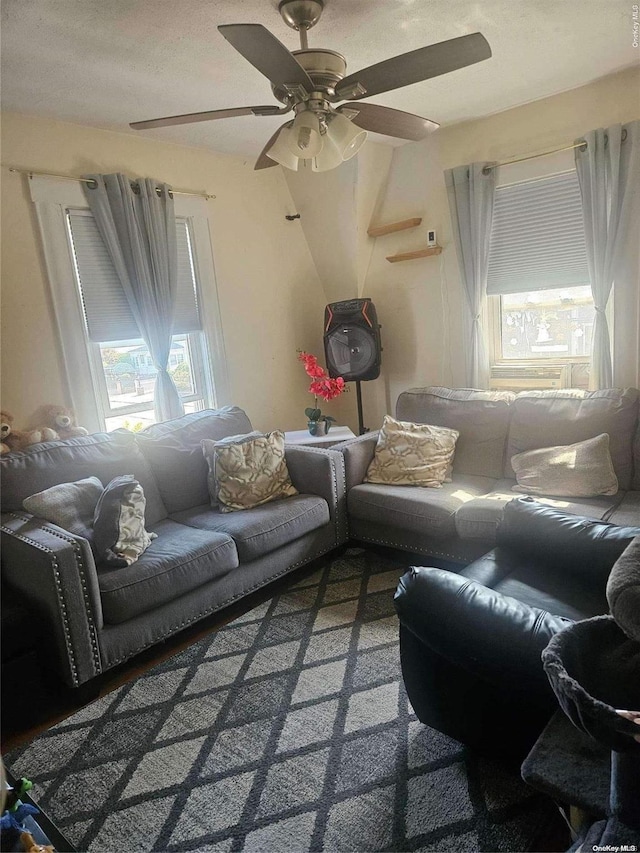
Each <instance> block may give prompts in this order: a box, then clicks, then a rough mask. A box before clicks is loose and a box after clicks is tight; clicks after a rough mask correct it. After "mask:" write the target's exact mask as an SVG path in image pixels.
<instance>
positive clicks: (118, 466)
mask: <svg viewBox="0 0 640 853" xmlns="http://www.w3.org/2000/svg"><path fill="white" fill-rule="evenodd" d="M0 469H1V471H2V510H3V512H10V511H12V510H20V509H22V502H23V500H24V499H25V498H26V497H28V496H29V495H33V494H35V493H36V492H42V491H44V489H48V488H49V487H50V486H55V485H57V484H58V483H73V482H76V481H77V480H83V479H85V478H86V477H97V478H98V479H99V480H100V481H101V482H103V483H108V482H110V481H111V480H113V478H114V477H117V476H118V475H119V474H133V476H134V477H135V478H136V480H138V482H139V483H140V485H141V486H142V488H143V489H144V494H145V497H146V500H147V506H146V512H145V520H146V523H147V525H153V524H156V523H157V522H158V521H160V520H161V519H163V518H166V517H167V510H166V508H165V505H164V503H163V501H162V498H161V496H160V492H159V491H158V486H157V484H156V480H155V478H154V475H153V472H152V470H151V467H150V465H149V463H148V462H147V460H146V459H145V457H144V456H143V454H142V453H141V451H140V448H139V447H138V446H137V444H136V440H135V437H134V435H133V434H132V433H128V432H125V431H121V432H118V433H112V434H111V435H108V434H107V433H94V434H93V435H85V436H81V437H80V438H69V439H66V440H65V441H49V442H46V443H45V444H34V445H33V446H32V447H29V448H27V450H25V451H23V452H21V453H8V454H5V455H4V456H2V457H1V459H0Z"/></svg>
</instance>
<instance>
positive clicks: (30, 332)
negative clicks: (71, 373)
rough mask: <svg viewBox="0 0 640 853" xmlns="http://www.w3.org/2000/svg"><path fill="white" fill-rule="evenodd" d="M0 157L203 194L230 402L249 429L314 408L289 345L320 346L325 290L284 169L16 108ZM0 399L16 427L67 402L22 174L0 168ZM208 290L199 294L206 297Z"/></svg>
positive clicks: (288, 422) (281, 422)
mask: <svg viewBox="0 0 640 853" xmlns="http://www.w3.org/2000/svg"><path fill="white" fill-rule="evenodd" d="M2 162H3V164H5V165H12V166H18V167H24V168H27V169H33V170H42V171H49V172H57V173H63V174H72V175H79V174H83V173H86V172H93V171H95V172H113V171H122V172H126V173H127V174H130V175H132V176H146V175H148V176H153V177H155V178H158V179H160V180H163V181H167V182H168V183H169V184H171V185H172V186H174V187H176V188H177V189H192V190H196V191H202V190H205V191H207V192H209V193H214V194H215V195H216V196H217V197H216V199H215V200H213V201H210V202H209V211H210V222H211V238H212V243H213V247H214V260H215V266H216V274H217V284H218V293H219V300H220V309H221V314H222V322H223V329H224V336H225V346H226V351H227V357H228V363H229V374H230V386H231V387H230V392H231V393H230V397H231V402H233V403H236V404H237V405H240V406H242V407H243V408H245V409H246V411H247V412H248V414H249V416H250V417H251V419H252V421H253V423H254V424H255V425H256V427H258V428H261V429H267V428H274V427H278V426H279V427H283V428H285V429H301V428H303V427H304V425H305V419H304V414H303V411H304V408H305V406H308V405H309V404H310V397H309V395H308V394H307V393H306V385H305V377H304V374H303V371H302V366H301V365H300V364H298V363H297V362H296V349H298V348H302V349H309V350H311V351H313V352H317V353H320V351H321V346H322V312H323V308H324V304H325V301H326V300H325V295H324V292H323V290H322V287H321V285H320V282H319V279H318V276H317V274H316V271H315V265H314V263H313V260H312V258H311V255H310V253H309V250H308V247H307V244H306V241H305V239H304V236H303V234H302V231H301V229H300V225H299V223H298V222H288V221H286V220H285V214H288V213H291V211H292V207H293V203H292V199H291V197H290V194H289V191H288V188H287V185H286V182H285V180H284V177H283V174H282V170H281V169H280V168H279V167H277V168H273V169H266V170H263V171H260V172H254V171H253V162H248V161H246V160H245V159H241V158H239V157H230V156H226V155H222V154H216V153H214V152H211V151H207V150H204V149H197V148H188V147H183V146H177V145H171V144H167V143H164V142H155V141H153V140H149V139H147V138H143V137H137V136H133V135H129V134H120V133H112V132H108V131H103V130H98V129H95V128H89V127H81V126H77V125H72V124H67V123H63V122H56V121H51V120H47V119H40V118H33V117H27V116H23V115H15V114H5V115H3V117H2ZM2 232H3V233H2V386H1V392H2V407H3V408H4V409H8V410H9V411H11V412H13V414H14V415H15V416H16V422H17V423H18V425H20V422H21V421H23V420H24V419H25V418H26V417H27V416H28V415H29V414H30V412H31V411H32V410H33V409H34V408H35V407H36V406H37V405H39V404H41V403H44V402H58V401H59V402H65V401H67V400H68V392H67V388H66V382H65V375H64V370H63V368H62V363H61V355H60V349H59V345H58V337H57V330H56V326H55V322H54V317H53V312H52V306H51V303H50V299H49V295H48V284H47V279H46V275H45V272H44V265H43V259H42V254H41V250H40V243H39V235H38V231H37V226H36V222H35V217H34V211H33V205H32V203H31V200H30V197H29V190H28V186H27V179H26V178H24V177H22V176H20V175H17V174H13V173H9V172H8V171H7V169H3V170H2ZM207 296H210V294H205V298H206V297H207Z"/></svg>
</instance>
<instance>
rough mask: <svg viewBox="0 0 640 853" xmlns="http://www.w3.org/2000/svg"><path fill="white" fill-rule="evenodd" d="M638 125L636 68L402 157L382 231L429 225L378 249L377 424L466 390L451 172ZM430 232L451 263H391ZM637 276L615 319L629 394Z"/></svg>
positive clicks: (452, 132)
mask: <svg viewBox="0 0 640 853" xmlns="http://www.w3.org/2000/svg"><path fill="white" fill-rule="evenodd" d="M427 114H428V112H427ZM639 116H640V69H628V70H626V71H624V72H621V73H619V74H615V75H611V76H609V77H606V78H603V79H602V80H599V81H596V82H595V83H592V84H590V85H588V86H584V87H582V88H580V89H575V90H573V91H570V92H565V93H563V94H561V95H556V96H554V97H552V98H545V99H544V100H540V101H535V102H533V103H530V104H526V105H525V106H522V107H518V108H516V109H511V110H508V111H506V112H503V113H499V114H497V115H493V116H489V117H487V118H484V119H481V120H476V121H470V122H465V123H463V124H459V125H453V126H451V127H449V128H442V129H441V130H439V131H438V132H437V133H435V134H434V135H433V136H431V137H430V138H429V139H428V140H425V141H424V142H421V143H414V144H409V145H405V146H403V147H401V148H395V149H394V153H393V160H392V163H391V170H390V174H389V179H388V182H387V191H386V194H385V196H384V199H383V202H382V204H381V205H380V207H379V210H378V212H377V216H376V224H381V223H386V222H394V221H397V220H402V219H407V218H409V217H413V216H422V217H423V222H422V225H421V226H420V227H419V228H417V229H415V230H411V231H404V232H401V233H398V234H392V235H388V236H386V237H380V238H378V239H377V240H376V241H375V247H374V249H373V254H372V258H371V262H370V264H369V270H368V273H367V275H366V279H365V283H364V291H365V292H366V295H367V296H370V297H371V298H372V299H373V300H374V302H375V304H376V308H377V310H378V316H379V317H380V321H381V323H382V325H383V329H382V336H383V345H384V359H383V375H382V376H381V378H380V379H378V380H377V381H375V382H369V383H366V385H365V386H363V391H364V402H365V413H366V420H367V421H368V422H369V423H375V424H379V423H380V421H381V418H382V415H383V414H384V413H385V412H393V411H394V409H395V402H396V399H397V397H398V394H399V393H400V391H402V390H403V389H405V388H409V387H412V386H421V385H431V384H443V385H462V384H464V358H463V349H464V344H465V335H466V334H467V332H466V326H465V323H464V317H465V314H466V309H465V305H464V303H463V298H462V292H461V284H460V277H459V271H458V264H457V260H456V256H455V248H454V246H453V243H452V235H451V223H450V217H449V209H448V203H447V196H446V191H445V185H444V176H443V171H444V170H445V169H448V168H451V167H453V166H457V165H462V164H465V163H471V162H474V161H482V160H498V161H499V160H505V159H507V160H508V159H510V158H515V157H518V156H523V155H526V154H529V153H535V152H539V151H545V150H548V149H553V148H557V147H560V146H563V145H569V144H571V143H572V142H573V140H574V139H576V138H578V137H580V136H581V135H582V134H583V133H585V132H587V131H589V130H592V129H594V128H596V127H607V126H608V125H611V124H615V123H617V122H628V121H632V120H634V119H637V118H638V117H639ZM544 163H545V161H544V159H540V160H536V161H532V164H534V166H532V168H538V169H539V168H543V167H544ZM541 164H542V165H541ZM514 168H515V167H504V168H503V169H502V170H501V173H502V174H501V177H500V179H499V180H500V182H508V180H507V178H508V177H509V172H508V169H514ZM551 171H553V169H551ZM512 175H513V172H511V176H512ZM521 178H522V173H521V174H520V175H519V176H518V179H521ZM428 228H435V229H436V230H437V232H438V242H439V243H440V244H441V245H442V246H444V252H443V253H442V255H440V256H439V257H438V256H436V257H429V258H424V259H421V260H414V261H407V262H403V263H397V264H389V263H388V262H387V261H386V260H385V256H386V255H392V254H396V253H397V252H402V251H410V250H411V249H414V248H419V247H421V246H423V245H425V244H426V231H427V229H428ZM632 270H633V272H632V280H631V282H630V285H631V287H630V289H631V290H633V289H635V298H634V296H633V294H631V295H630V296H629V298H628V299H627V302H626V305H625V307H624V310H619V311H617V314H616V318H615V319H616V342H617V347H618V351H617V352H616V353H615V361H616V362H617V366H618V368H619V369H618V374H617V377H616V383H617V384H629V385H632V384H637V383H638V381H639V380H640V376H639V375H638V369H639V367H638V365H639V364H640V345H639V336H638V329H639V327H640V303H639V299H640V297H639V296H638V294H639V293H640V281H639V276H638V268H637V261H636V262H635V265H634V266H633V267H632ZM623 350H624V352H623ZM623 356H624V363H623Z"/></svg>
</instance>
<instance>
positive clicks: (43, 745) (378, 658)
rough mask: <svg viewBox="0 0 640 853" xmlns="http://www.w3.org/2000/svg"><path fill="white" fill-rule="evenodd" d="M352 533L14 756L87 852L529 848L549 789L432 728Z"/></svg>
mask: <svg viewBox="0 0 640 853" xmlns="http://www.w3.org/2000/svg"><path fill="white" fill-rule="evenodd" d="M405 568H406V566H405V565H403V564H401V563H400V562H398V561H396V562H394V560H393V559H391V558H388V559H387V558H386V557H381V556H380V555H379V554H376V553H372V552H368V551H367V552H365V551H362V550H359V549H351V550H349V551H346V552H345V553H344V554H343V555H341V556H340V557H339V558H335V559H333V560H330V561H328V562H327V565H326V566H325V567H324V568H322V569H320V570H318V571H316V572H315V574H313V575H311V576H308V577H306V578H304V579H303V580H300V579H299V577H300V576H299V575H298V576H293V578H292V585H291V586H290V587H289V588H287V589H286V590H285V591H283V592H281V593H280V594H278V595H276V596H275V597H274V598H273V599H271V600H270V601H267V602H266V603H265V604H263V605H261V606H259V607H257V608H256V609H254V610H252V611H250V612H249V613H247V614H245V615H244V616H242V617H240V618H239V619H236V620H235V621H234V622H232V623H230V624H229V625H227V626H226V627H224V628H223V629H221V630H220V631H218V632H217V633H215V634H212V635H210V636H209V637H207V638H206V639H204V640H201V641H199V642H197V643H196V644H194V645H193V646H191V647H190V648H188V649H187V650H186V651H183V652H181V653H180V654H178V655H176V656H175V657H173V658H171V659H170V660H168V661H165V662H163V663H162V664H160V665H158V666H156V667H154V668H153V669H151V670H149V671H148V672H147V673H146V674H145V675H143V676H142V677H139V678H138V679H137V680H135V681H133V682H131V683H128V684H126V685H125V686H123V687H120V688H119V689H117V690H115V691H114V692H112V693H110V694H108V695H107V696H105V697H104V698H102V699H100V700H98V701H97V702H95V703H93V704H91V705H89V706H87V707H86V708H84V709H82V710H81V711H79V712H78V713H76V714H74V715H73V716H72V717H69V718H68V719H66V720H65V721H64V722H62V723H59V724H58V725H56V726H54V727H53V728H51V729H50V730H48V731H47V732H46V733H45V734H43V735H41V736H39V737H38V738H37V739H36V740H35V741H33V742H32V743H31V744H29V745H27V746H25V747H23V748H21V749H20V750H17V751H15V752H13V753H11V754H9V755H7V756H5V760H6V762H7V764H8V766H9V767H10V768H11V770H12V771H13V773H14V774H15V775H17V776H24V775H26V776H28V777H29V778H30V779H32V780H33V781H34V783H35V792H34V793H35V794H36V797H37V799H38V801H39V803H40V804H41V806H42V808H43V809H44V810H45V811H47V812H48V813H49V814H50V816H51V817H52V818H53V819H54V821H55V822H56V823H57V824H58V825H59V826H60V828H61V829H62V830H63V832H64V833H65V834H66V835H67V836H68V837H69V839H70V840H71V841H72V843H74V844H75V845H76V847H77V849H78V850H90V851H96V853H122V852H123V851H127V853H130V851H145V852H146V851H189V850H198V851H203V853H204V851H208V853H227V851H240V850H242V851H252V853H257V852H258V851H260V852H261V853H287V852H288V851H295V853H304V851H368V850H372V851H373V850H380V851H394V850H420V851H429V850H452V851H453V850H455V851H466V850H468V851H482V850H497V851H499V850H505V851H507V850H509V851H518V850H526V849H529V847H530V845H531V844H532V842H533V839H534V837H535V835H536V833H537V832H538V830H539V829H540V828H541V826H542V825H543V824H545V823H546V822H548V821H550V820H553V819H555V811H554V808H553V806H552V804H551V802H550V801H547V800H545V799H543V798H541V797H540V796H539V795H537V794H535V793H534V792H533V791H532V790H531V789H529V788H528V787H527V786H526V785H525V784H524V783H523V782H522V781H521V780H520V779H518V778H517V777H515V776H510V775H508V774H506V772H505V771H503V770H501V769H500V767H499V766H497V765H495V766H494V765H493V764H491V763H490V762H487V761H485V760H480V759H478V758H477V757H474V756H473V755H471V754H469V753H468V752H467V751H466V750H465V749H464V748H463V747H462V746H461V744H459V743H457V742H456V741H454V740H451V739H450V738H448V737H445V736H444V735H442V734H440V733H439V732H437V731H435V730H433V729H430V728H428V727H425V726H423V725H422V724H421V723H420V722H418V720H417V719H416V717H415V715H414V714H413V712H412V709H411V707H410V705H409V703H408V701H407V697H406V694H405V692H404V688H403V684H402V676H401V672H400V661H399V650H398V623H397V618H396V616H395V611H394V607H393V592H394V590H395V587H396V585H397V582H398V578H399V577H400V575H401V574H402V573H403V572H404V571H405Z"/></svg>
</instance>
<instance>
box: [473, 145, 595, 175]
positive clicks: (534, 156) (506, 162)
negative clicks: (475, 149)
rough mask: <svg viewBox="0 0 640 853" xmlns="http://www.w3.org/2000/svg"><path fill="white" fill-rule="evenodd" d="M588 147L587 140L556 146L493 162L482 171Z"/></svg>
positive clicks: (484, 172)
mask: <svg viewBox="0 0 640 853" xmlns="http://www.w3.org/2000/svg"><path fill="white" fill-rule="evenodd" d="M586 147H587V143H586V142H578V143H576V144H575V145H565V146H563V147H562V148H554V149H553V150H552V151H542V152H540V154H529V155H528V156H527V157H517V158H516V159H515V160H502V161H501V162H500V163H492V164H491V165H490V166H485V167H484V169H483V170H482V172H483V174H485V175H488V174H489V172H490V171H491V170H492V169H496V168H497V167H498V166H510V165H511V164H512V163H524V161H525V160H536V159H537V158H538V157H547V156H548V155H549V154H557V153H558V152H559V151H572V150H573V149H574V148H581V149H582V150H583V151H584V149H585V148H586Z"/></svg>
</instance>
